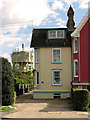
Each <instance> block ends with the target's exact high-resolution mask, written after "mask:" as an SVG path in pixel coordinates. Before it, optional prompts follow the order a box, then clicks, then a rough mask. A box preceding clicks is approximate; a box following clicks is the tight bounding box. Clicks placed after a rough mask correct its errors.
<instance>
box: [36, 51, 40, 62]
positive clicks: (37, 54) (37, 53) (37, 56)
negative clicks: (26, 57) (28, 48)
mask: <svg viewBox="0 0 90 120" xmlns="http://www.w3.org/2000/svg"><path fill="white" fill-rule="evenodd" d="M36 63H39V49H36Z"/></svg>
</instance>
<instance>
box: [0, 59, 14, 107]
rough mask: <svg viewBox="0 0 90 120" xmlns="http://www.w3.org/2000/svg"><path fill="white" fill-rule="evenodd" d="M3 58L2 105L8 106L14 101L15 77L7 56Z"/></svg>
mask: <svg viewBox="0 0 90 120" xmlns="http://www.w3.org/2000/svg"><path fill="white" fill-rule="evenodd" d="M0 59H1V60H2V105H4V106H7V105H11V104H13V103H14V77H13V72H12V69H11V64H10V62H8V60H7V59H5V58H0Z"/></svg>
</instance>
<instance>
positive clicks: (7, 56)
mask: <svg viewBox="0 0 90 120" xmlns="http://www.w3.org/2000/svg"><path fill="white" fill-rule="evenodd" d="M2 57H4V58H6V59H8V60H9V62H11V57H10V55H9V54H8V53H4V54H3V55H2Z"/></svg>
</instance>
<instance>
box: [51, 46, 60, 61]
mask: <svg viewBox="0 0 90 120" xmlns="http://www.w3.org/2000/svg"><path fill="white" fill-rule="evenodd" d="M52 62H54V63H55V62H61V48H53V49H52Z"/></svg>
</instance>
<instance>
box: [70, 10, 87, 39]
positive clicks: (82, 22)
mask: <svg viewBox="0 0 90 120" xmlns="http://www.w3.org/2000/svg"><path fill="white" fill-rule="evenodd" d="M88 14H89V13H88V12H87V13H86V15H85V16H84V17H83V18H82V20H81V22H80V23H79V25H78V26H77V28H76V29H75V30H74V32H73V33H72V34H71V36H72V37H79V36H80V30H81V29H82V28H83V26H84V25H85V23H86V22H87V21H88V19H89V18H88Z"/></svg>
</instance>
